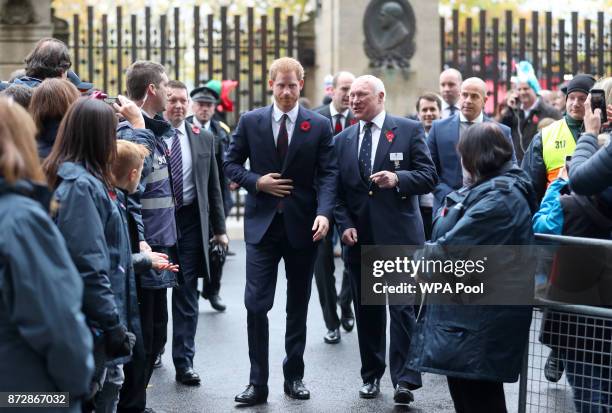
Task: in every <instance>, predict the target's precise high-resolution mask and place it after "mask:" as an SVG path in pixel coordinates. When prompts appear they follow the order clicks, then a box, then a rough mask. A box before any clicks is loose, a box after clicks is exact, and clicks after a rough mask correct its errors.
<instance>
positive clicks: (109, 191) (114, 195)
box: [108, 189, 117, 201]
mask: <svg viewBox="0 0 612 413" xmlns="http://www.w3.org/2000/svg"><path fill="white" fill-rule="evenodd" d="M108 196H109V197H110V199H112V200H113V201H115V200H116V199H117V193H116V192H115V191H114V190H112V189H109V190H108Z"/></svg>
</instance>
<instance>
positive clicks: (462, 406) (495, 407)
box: [446, 376, 507, 413]
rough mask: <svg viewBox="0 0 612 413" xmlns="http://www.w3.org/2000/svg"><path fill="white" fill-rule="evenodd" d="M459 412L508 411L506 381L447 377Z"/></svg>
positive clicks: (498, 412)
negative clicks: (505, 391) (505, 394)
mask: <svg viewBox="0 0 612 413" xmlns="http://www.w3.org/2000/svg"><path fill="white" fill-rule="evenodd" d="M446 380H447V381H448V389H449V390H450V394H451V397H452V398H453V403H454V404H455V411H456V412H457V413H506V412H507V410H506V397H505V396H504V383H502V382H501V381H487V380H471V379H462V378H457V377H448V376H447V377H446Z"/></svg>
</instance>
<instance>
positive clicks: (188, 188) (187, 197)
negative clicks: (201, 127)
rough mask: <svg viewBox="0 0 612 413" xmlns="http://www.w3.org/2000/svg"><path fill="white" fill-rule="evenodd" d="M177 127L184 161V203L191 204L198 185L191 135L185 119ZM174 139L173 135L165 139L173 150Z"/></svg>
mask: <svg viewBox="0 0 612 413" xmlns="http://www.w3.org/2000/svg"><path fill="white" fill-rule="evenodd" d="M194 120H195V117H194ZM196 126H197V125H196ZM175 129H176V131H177V133H178V137H179V141H180V142H181V157H182V163H183V205H189V204H192V203H193V201H194V199H195V197H196V187H195V182H194V180H193V160H192V157H191V146H190V145H189V137H188V136H187V131H186V130H185V121H183V122H182V123H181V124H180V125H179V127H178V128H175ZM172 139H173V136H169V137H164V141H166V145H167V146H168V149H170V151H171V152H172ZM173 178H174V177H173Z"/></svg>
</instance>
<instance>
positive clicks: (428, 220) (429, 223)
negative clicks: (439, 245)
mask: <svg viewBox="0 0 612 413" xmlns="http://www.w3.org/2000/svg"><path fill="white" fill-rule="evenodd" d="M419 209H420V211H421V217H422V218H423V230H424V231H425V239H426V240H430V239H431V230H432V229H433V208H432V207H428V206H422V205H421V206H419Z"/></svg>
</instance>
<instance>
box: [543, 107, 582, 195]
mask: <svg viewBox="0 0 612 413" xmlns="http://www.w3.org/2000/svg"><path fill="white" fill-rule="evenodd" d="M574 149H576V140H575V139H574V135H572V131H571V130H570V128H569V126H567V122H566V121H565V119H560V120H558V121H556V122H554V123H552V124H550V125H548V126H547V127H545V128H544V129H542V159H543V160H544V165H545V166H546V180H547V185H550V183H551V182H552V181H554V180H555V179H557V175H559V170H560V169H561V168H562V167H563V166H565V157H566V156H568V155H571V154H573V153H574Z"/></svg>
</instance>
